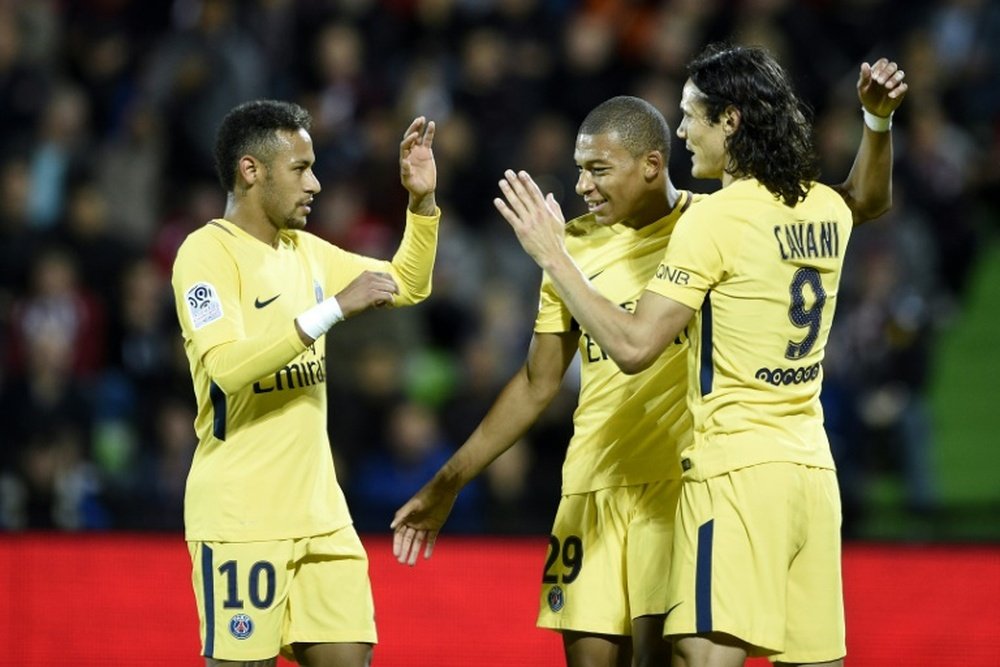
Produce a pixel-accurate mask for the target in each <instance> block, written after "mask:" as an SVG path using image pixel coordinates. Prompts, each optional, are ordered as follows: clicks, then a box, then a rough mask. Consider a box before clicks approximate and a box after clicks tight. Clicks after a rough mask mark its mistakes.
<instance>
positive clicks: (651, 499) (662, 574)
mask: <svg viewBox="0 0 1000 667" xmlns="http://www.w3.org/2000/svg"><path fill="white" fill-rule="evenodd" d="M680 488H681V481H680V479H671V480H662V481H658V482H652V483H649V484H643V485H641V486H640V487H635V489H636V491H637V493H638V495H637V497H636V501H635V506H634V510H633V514H632V518H631V520H630V521H629V523H628V528H627V531H628V532H627V536H626V540H625V544H626V561H625V564H626V565H625V567H626V580H627V583H628V597H629V609H630V611H631V614H632V618H633V619H635V618H638V617H641V616H650V615H659V616H662V615H663V614H666V613H667V609H668V608H669V605H668V603H667V583H668V579H669V575H670V560H671V559H670V554H671V552H672V551H673V540H674V514H675V513H676V511H677V502H678V498H679V496H680ZM661 634H662V628H661Z"/></svg>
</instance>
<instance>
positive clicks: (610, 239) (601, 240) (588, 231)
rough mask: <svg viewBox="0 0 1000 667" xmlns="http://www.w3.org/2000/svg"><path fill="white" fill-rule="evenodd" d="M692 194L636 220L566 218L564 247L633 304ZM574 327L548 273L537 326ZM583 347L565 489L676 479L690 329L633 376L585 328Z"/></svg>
mask: <svg viewBox="0 0 1000 667" xmlns="http://www.w3.org/2000/svg"><path fill="white" fill-rule="evenodd" d="M701 198H702V197H701V196H696V199H701ZM691 202H692V195H691V193H689V192H682V193H681V199H680V200H679V201H678V202H677V205H676V206H675V207H674V210H673V211H672V212H671V213H670V214H669V215H668V216H666V217H664V218H661V219H660V220H657V221H656V222H654V223H653V224H650V225H647V226H645V227H643V228H642V229H633V228H631V227H627V226H625V225H621V224H615V225H610V226H603V225H599V224H597V223H595V222H594V221H593V218H592V216H590V215H584V216H582V217H580V218H577V219H575V220H572V221H571V222H569V223H568V224H567V226H566V248H567V250H568V252H569V253H570V255H571V256H572V257H573V259H574V260H575V261H576V263H577V265H578V266H579V267H580V269H581V270H582V271H583V272H584V274H585V275H586V276H587V277H589V278H590V280H591V282H592V283H593V285H594V287H595V288H597V290H598V291H600V292H601V294H602V295H604V296H605V297H607V298H608V299H611V300H612V301H614V302H615V303H617V304H619V305H621V307H623V308H625V309H627V310H630V311H631V310H634V309H635V304H636V302H637V301H638V300H639V296H640V295H641V294H642V291H643V289H644V288H645V286H646V284H647V283H648V282H649V278H650V276H652V275H653V272H654V271H655V270H656V266H657V264H658V263H659V261H660V259H661V258H662V257H663V249H664V248H665V247H666V245H667V242H668V241H669V240H670V235H671V232H673V230H674V225H675V224H676V223H677V220H678V218H679V217H680V216H681V214H682V213H683V212H684V211H685V210H686V209H687V208H688V207H689V205H690V204H691ZM579 330H580V328H579V324H578V323H577V322H576V320H575V319H573V316H572V315H571V314H570V312H569V309H568V308H567V307H566V305H565V303H564V302H563V300H562V298H560V296H559V294H558V293H557V291H556V289H555V286H554V285H553V284H552V281H551V280H550V279H549V278H548V276H544V277H543V278H542V287H541V300H540V305H539V311H538V317H537V319H536V321H535V331H536V332H538V333H562V332H567V331H579ZM579 349H580V360H581V377H580V397H579V402H578V404H577V408H576V412H575V413H574V414H573V438H572V440H570V443H569V447H568V449H567V451H566V460H565V462H564V463H563V486H562V492H563V494H571V493H584V492H587V491H596V490H599V489H604V488H609V487H613V486H627V485H632V484H646V483H649V482H655V481H659V480H664V479H672V478H673V479H676V478H677V477H678V476H679V475H680V467H679V463H678V453H679V452H680V450H681V449H682V448H683V447H684V446H686V445H687V444H688V442H689V441H690V430H691V422H690V417H689V416H688V412H687V410H686V407H685V405H684V394H685V391H686V388H687V382H686V377H687V372H686V366H685V357H684V352H685V351H686V350H687V338H686V336H685V335H684V334H682V335H681V336H679V337H678V339H677V340H676V341H675V342H674V343H673V344H672V345H670V346H669V347H668V348H667V349H666V350H665V351H664V353H663V354H662V355H661V356H660V357H659V359H657V360H656V362H655V363H654V364H653V365H652V366H651V367H650V368H648V369H646V370H645V371H643V372H642V373H640V374H638V375H626V374H624V373H622V372H621V370H620V369H619V368H618V366H616V365H615V362H614V361H613V360H612V359H611V358H610V357H609V356H608V355H607V354H606V353H605V352H604V351H603V350H601V348H600V347H599V346H598V345H597V343H596V342H595V341H594V340H593V339H592V338H591V336H590V335H589V334H588V333H587V332H586V331H581V335H580V343H579Z"/></svg>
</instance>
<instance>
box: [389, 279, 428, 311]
mask: <svg viewBox="0 0 1000 667" xmlns="http://www.w3.org/2000/svg"><path fill="white" fill-rule="evenodd" d="M430 295H431V281H430V280H428V281H427V282H426V283H423V284H421V285H406V286H404V287H403V289H401V290H400V292H399V294H397V295H396V298H395V299H394V300H393V301H394V304H395V305H396V306H412V305H415V304H418V303H420V302H421V301H423V300H424V299H426V298H427V297H429V296H430Z"/></svg>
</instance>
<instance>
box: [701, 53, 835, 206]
mask: <svg viewBox="0 0 1000 667" xmlns="http://www.w3.org/2000/svg"><path fill="white" fill-rule="evenodd" d="M688 76H690V78H691V81H692V82H693V83H694V85H696V86H698V89H699V90H700V91H701V92H702V94H703V95H704V98H703V100H702V101H703V103H704V105H705V109H706V111H707V114H708V120H709V121H710V122H711V123H713V124H714V123H717V122H718V121H719V119H720V118H721V116H722V114H723V112H724V111H725V110H726V109H727V108H729V107H735V108H736V109H738V110H739V112H740V125H739V128H738V129H737V130H736V132H734V133H733V134H732V135H730V136H729V137H728V138H727V139H726V148H727V150H728V152H729V164H728V165H727V166H726V171H727V172H728V173H731V174H734V175H737V176H751V177H753V178H756V179H757V180H758V181H760V182H761V183H763V184H764V187H766V188H767V189H768V190H769V191H770V192H771V193H773V194H774V196H775V197H778V198H780V199H782V200H783V201H784V202H785V204H786V205H788V206H795V205H796V204H797V203H798V202H799V201H801V200H803V199H805V196H806V194H807V193H808V192H809V189H810V188H811V187H812V184H813V182H814V181H815V180H816V179H817V178H818V177H819V160H818V159H817V157H816V153H815V150H814V148H813V141H812V122H811V116H812V112H811V110H810V109H809V108H808V107H807V106H806V105H805V104H803V103H802V102H801V101H800V100H799V98H798V97H797V96H796V95H795V91H794V90H792V86H791V83H790V82H789V80H788V75H787V74H786V73H785V71H784V70H783V69H782V67H781V65H779V64H778V63H777V61H775V59H774V58H773V57H772V56H771V54H770V53H768V52H767V51H766V50H764V49H762V48H759V47H744V46H731V45H728V44H712V45H709V46H708V47H706V49H705V50H704V51H702V53H701V54H699V55H698V57H696V58H695V59H694V60H692V61H691V63H690V64H689V65H688Z"/></svg>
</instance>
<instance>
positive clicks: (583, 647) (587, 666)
mask: <svg viewBox="0 0 1000 667" xmlns="http://www.w3.org/2000/svg"><path fill="white" fill-rule="evenodd" d="M562 636H563V651H564V652H565V655H566V667H628V666H629V665H631V663H632V650H631V649H632V647H631V644H630V641H629V638H628V637H623V636H621V635H597V634H586V633H581V632H573V631H564V632H563V633H562Z"/></svg>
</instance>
